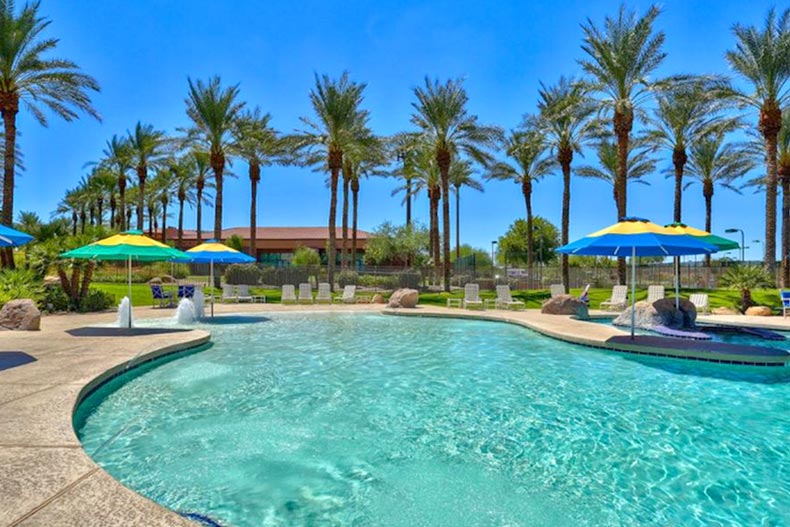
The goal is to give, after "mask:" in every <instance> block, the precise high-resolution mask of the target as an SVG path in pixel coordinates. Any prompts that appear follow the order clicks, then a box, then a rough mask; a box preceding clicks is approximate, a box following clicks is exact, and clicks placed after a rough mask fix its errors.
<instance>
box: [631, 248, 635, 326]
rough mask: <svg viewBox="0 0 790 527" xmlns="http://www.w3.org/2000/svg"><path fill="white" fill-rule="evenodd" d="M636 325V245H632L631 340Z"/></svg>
mask: <svg viewBox="0 0 790 527" xmlns="http://www.w3.org/2000/svg"><path fill="white" fill-rule="evenodd" d="M635 327H636V246H634V247H631V340H634V328H635Z"/></svg>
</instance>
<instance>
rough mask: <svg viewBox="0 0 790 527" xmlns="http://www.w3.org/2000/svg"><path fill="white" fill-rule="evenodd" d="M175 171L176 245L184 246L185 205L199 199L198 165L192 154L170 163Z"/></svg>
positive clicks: (173, 171)
mask: <svg viewBox="0 0 790 527" xmlns="http://www.w3.org/2000/svg"><path fill="white" fill-rule="evenodd" d="M170 170H171V171H172V173H173V192H174V194H175V197H176V201H178V235H177V242H176V245H177V247H178V248H179V249H181V250H183V248H184V206H185V205H194V204H195V200H196V199H197V196H196V193H195V186H196V183H197V166H196V164H195V160H194V158H193V157H192V156H189V155H185V156H181V157H179V158H177V159H175V160H174V161H173V163H172V164H171V165H170Z"/></svg>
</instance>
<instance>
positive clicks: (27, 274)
mask: <svg viewBox="0 0 790 527" xmlns="http://www.w3.org/2000/svg"><path fill="white" fill-rule="evenodd" d="M43 296H44V288H43V284H42V282H41V281H40V280H39V279H38V278H37V277H36V274H35V273H34V272H33V271H31V270H29V269H3V271H0V304H5V303H6V302H8V301H9V300H17V299H19V298H30V299H32V300H34V301H35V302H37V303H38V302H40V301H41V299H42V298H43Z"/></svg>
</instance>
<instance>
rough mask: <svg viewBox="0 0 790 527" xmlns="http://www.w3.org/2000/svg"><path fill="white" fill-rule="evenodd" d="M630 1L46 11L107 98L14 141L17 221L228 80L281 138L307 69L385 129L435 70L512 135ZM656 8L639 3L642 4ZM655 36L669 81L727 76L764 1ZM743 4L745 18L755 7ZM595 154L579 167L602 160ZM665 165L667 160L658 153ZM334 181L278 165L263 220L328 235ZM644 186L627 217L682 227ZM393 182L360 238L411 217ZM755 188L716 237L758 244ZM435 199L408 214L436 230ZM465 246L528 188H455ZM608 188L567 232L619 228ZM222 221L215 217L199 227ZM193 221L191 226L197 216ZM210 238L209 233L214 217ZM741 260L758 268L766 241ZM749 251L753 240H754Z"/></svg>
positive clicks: (402, 126) (511, 213) (66, 50)
mask: <svg viewBox="0 0 790 527" xmlns="http://www.w3.org/2000/svg"><path fill="white" fill-rule="evenodd" d="M618 5H619V3H617V2H607V1H601V0H592V1H590V0H584V1H580V0H572V1H566V2H562V3H561V5H560V3H556V2H507V1H505V2H486V3H480V2H468V1H452V2H449V1H448V2H412V1H377V2H363V1H353V2H326V1H324V2H259V1H242V0H236V1H233V2H216V1H205V0H200V1H198V0H192V1H186V0H182V1H177V0H171V1H166V0H136V1H134V2H129V1H126V0H123V1H120V0H94V1H90V2H88V1H84V2H83V1H77V0H72V1H65V0H57V1H56V0H44V1H43V2H42V7H41V9H42V12H43V13H44V14H45V15H46V16H48V17H49V18H51V19H52V25H51V26H50V30H49V35H51V36H55V37H57V38H60V39H61V43H60V46H59V48H58V49H59V53H58V55H60V56H63V57H67V58H69V59H72V60H74V61H76V62H77V63H78V64H79V65H80V66H81V67H82V68H83V69H84V71H85V72H87V73H90V74H91V75H93V76H95V77H96V78H97V79H98V81H99V82H100V84H101V87H102V91H101V93H100V94H98V95H97V96H96V97H95V106H96V108H97V109H98V111H99V112H100V113H101V114H102V116H103V121H102V122H101V123H98V122H96V121H93V120H91V119H88V118H83V119H81V120H79V121H77V122H74V123H65V122H63V121H58V120H57V119H55V118H52V120H51V124H50V126H49V128H42V127H41V126H39V125H38V124H37V123H35V122H34V121H33V120H32V119H31V117H30V115H29V114H27V113H25V112H24V111H23V112H21V113H20V118H19V130H20V131H21V134H22V136H21V138H20V143H21V146H22V148H23V151H24V155H25V164H26V166H27V170H26V172H25V173H24V174H23V175H22V177H21V178H19V180H18V182H17V206H16V210H17V211H19V210H33V211H36V212H38V213H40V214H41V215H42V216H45V217H48V216H49V214H50V213H51V212H52V211H53V210H54V209H55V207H56V206H57V203H58V201H59V200H60V199H61V198H62V196H63V192H64V190H65V189H66V188H69V187H72V186H74V185H76V183H77V182H78V180H79V179H80V177H81V176H82V175H84V174H85V173H86V169H85V168H84V164H85V163H86V162H89V161H92V160H96V159H97V158H98V157H99V156H100V155H101V150H102V148H103V146H104V143H105V141H106V140H107V139H108V138H109V137H111V136H112V134H113V133H120V134H122V133H125V131H126V130H127V129H129V128H131V127H132V126H134V124H135V122H136V121H137V120H142V121H144V122H150V123H152V124H154V125H155V126H157V127H159V128H161V129H164V130H167V131H169V132H173V131H174V130H175V128H176V127H179V126H184V125H186V124H187V119H186V115H185V113H184V97H185V93H186V87H187V77H188V76H190V77H193V78H207V77H209V76H211V75H215V74H218V75H221V77H222V79H223V81H225V82H227V83H239V84H240V85H241V94H242V96H243V98H244V99H245V100H246V101H247V102H248V104H250V105H259V106H261V108H262V109H264V110H265V111H269V112H271V113H272V114H273V117H274V120H273V124H274V126H275V127H277V128H278V129H280V130H282V131H286V132H290V131H293V130H294V129H296V128H300V123H299V120H298V118H299V117H300V116H305V115H310V114H311V109H310V106H309V101H308V92H309V90H310V88H311V86H312V83H313V74H314V72H318V73H328V74H330V75H332V76H338V75H339V74H340V73H341V72H342V71H343V70H348V71H349V72H350V73H351V76H352V78H353V79H354V80H357V81H361V82H366V83H367V84H368V88H367V90H366V97H365V103H364V106H365V107H366V108H367V109H368V110H370V112H371V117H372V118H371V125H372V127H373V129H374V131H375V132H376V133H379V134H391V133H394V132H398V131H401V130H407V129H410V127H411V125H410V122H409V117H410V114H411V103H412V101H413V100H414V97H413V93H412V89H413V88H414V87H415V86H417V85H418V84H421V83H422V81H423V78H424V76H425V75H430V76H432V77H439V78H440V79H446V78H454V77H464V78H465V79H466V88H467V90H468V92H469V97H470V105H469V109H470V111H471V112H473V113H476V114H477V115H479V117H480V120H481V121H482V122H484V123H490V124H497V125H500V126H503V127H505V128H511V127H513V126H516V125H517V124H518V123H519V122H520V120H521V116H522V115H523V114H524V113H527V112H532V111H534V108H535V101H536V96H537V89H538V85H539V82H540V81H544V82H546V83H553V82H554V81H555V80H556V79H557V78H558V77H559V76H560V75H563V74H564V75H574V74H579V67H578V65H577V62H576V61H577V59H579V58H580V57H581V56H582V51H581V49H580V43H581V40H582V32H581V29H580V24H581V23H582V22H583V21H584V20H585V19H586V17H591V18H592V20H593V21H595V22H596V23H599V22H601V21H602V20H603V17H604V15H605V14H614V13H615V12H616V10H617V8H618ZM648 5H649V3H648V2H642V1H640V2H631V3H629V7H633V8H636V9H638V10H639V11H640V12H642V11H644V9H646V7H647V6H648ZM662 5H663V13H662V15H661V16H660V18H659V20H658V27H659V28H661V29H663V30H664V31H665V32H666V35H667V40H666V47H665V49H666V51H667V53H668V57H667V59H666V61H665V63H664V65H663V66H662V68H661V71H660V74H672V73H722V74H724V73H728V67H727V65H726V63H725V60H724V52H725V51H726V50H727V49H729V48H731V47H732V46H733V37H732V33H731V27H732V25H733V24H734V23H736V22H741V23H745V24H761V23H762V20H763V17H764V16H765V13H766V10H767V9H768V8H769V6H770V5H771V3H770V2H767V1H752V2H749V3H748V4H745V3H743V2H740V1H725V0H720V1H715V0H701V1H694V2H687V1H681V0H670V1H668V2H665V3H663V4H662ZM747 5H748V7H747ZM594 161H595V159H594V156H593V155H588V156H587V159H586V160H578V159H577V161H576V163H580V162H584V163H587V162H594ZM659 166H660V168H662V169H663V168H666V167H668V166H669V157H668V156H664V158H663V159H662V162H661V163H660V165H659ZM233 170H234V171H235V172H236V173H238V174H239V176H240V177H239V179H238V180H230V181H228V183H226V197H225V199H226V202H225V218H224V224H225V226H227V227H231V226H242V225H247V224H248V219H247V218H248V199H249V198H248V197H249V183H248V180H247V179H246V166H244V165H243V164H242V163H240V162H237V163H235V164H234V167H233ZM323 181H324V177H323V176H322V175H319V174H316V173H313V172H311V171H310V170H307V169H296V168H283V167H272V168H269V169H266V170H265V171H264V173H263V179H262V184H261V188H260V191H259V207H258V211H259V225H326V221H327V215H328V202H329V193H328V190H327V189H326V188H325V187H324V183H323ZM650 182H651V183H652V185H651V186H649V187H643V186H639V185H637V186H634V187H632V189H631V190H630V191H629V213H631V214H635V215H639V216H643V217H647V218H649V219H652V220H653V221H656V222H659V223H666V222H668V221H670V220H671V215H672V186H671V182H670V181H668V180H665V178H664V176H663V174H660V173H657V174H655V176H653V177H651V178H650ZM394 186H395V182H394V181H393V180H388V179H377V180H367V181H363V183H362V187H361V188H362V190H361V203H360V228H362V229H373V228H374V227H376V226H377V225H379V224H380V223H382V222H383V221H385V220H391V221H394V222H396V223H402V222H403V221H404V212H403V208H402V207H401V204H400V199H399V198H393V197H390V191H391V189H392V188H393V187H394ZM561 191H562V188H561V181H560V177H558V176H555V177H549V178H546V179H545V180H543V181H541V182H540V183H539V184H537V185H536V187H535V194H534V207H535V211H536V213H537V214H540V215H543V216H545V217H547V218H548V219H549V220H551V221H552V222H554V223H558V222H559V217H560V206H561V203H560V198H561ZM683 206H684V220H685V221H686V222H687V223H689V224H692V225H696V226H700V227H701V226H702V225H703V220H704V211H703V202H702V195H701V188H700V186H699V185H694V186H692V187H691V188H689V189H688V190H687V191H686V193H685V195H684V204H683ZM763 207H764V201H763V196H762V195H754V194H752V193H751V191H749V192H748V193H747V194H745V195H743V196H738V195H736V194H734V193H733V192H731V191H728V190H725V189H720V188H717V189H716V195H715V197H714V203H713V208H714V211H713V231H714V232H715V233H719V234H721V233H722V232H723V230H724V229H725V228H726V227H733V226H734V227H742V228H743V229H744V230H745V231H746V237H747V244H749V242H750V241H751V240H753V239H761V238H762V237H763V232H764V227H763V219H762V218H763V216H764V213H763V210H764V209H763ZM427 208H428V205H427V200H426V199H425V198H424V197H421V198H419V199H418V200H417V202H416V204H415V215H416V218H417V219H418V220H420V221H424V222H426V223H427ZM461 213H462V216H461V218H462V225H461V235H462V241H463V242H467V243H471V244H473V245H475V246H479V247H483V248H490V242H491V240H494V239H496V238H497V237H499V236H500V235H501V234H503V233H504V232H505V230H506V229H507V227H508V225H509V224H510V223H511V222H513V221H514V220H515V219H516V218H519V217H523V216H524V205H523V200H522V197H521V194H520V191H519V187H517V186H516V185H514V184H512V183H499V182H497V183H490V184H487V185H486V191H485V193H484V194H477V193H475V192H473V191H468V190H467V191H466V192H465V193H463V194H462V207H461ZM615 216H616V214H615V209H614V203H613V201H612V197H611V189H610V187H608V186H607V185H606V184H604V183H603V182H599V181H587V180H582V179H576V178H575V179H574V181H573V184H572V196H571V225H572V227H571V239H574V238H576V237H579V236H582V235H584V234H586V233H588V232H590V231H592V230H595V229H598V228H600V227H603V226H605V225H608V224H610V223H612V222H613V221H614V220H615V219H616V217H615ZM204 217H206V218H212V217H213V214H212V213H211V211H208V214H206V216H204ZM186 222H187V225H189V226H192V225H194V215H193V213H192V212H190V213H189V214H188V216H187V220H186ZM205 227H206V228H210V227H211V225H210V224H209V223H206V224H205ZM751 245H752V246H753V248H752V249H751V250H750V251H748V252H747V256H749V257H753V258H760V257H761V254H762V249H761V244H754V243H752V244H751ZM754 246H756V247H754Z"/></svg>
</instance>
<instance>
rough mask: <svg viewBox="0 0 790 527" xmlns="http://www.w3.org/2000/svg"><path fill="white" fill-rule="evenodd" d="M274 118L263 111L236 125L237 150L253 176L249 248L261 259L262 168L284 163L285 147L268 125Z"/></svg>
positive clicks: (251, 113) (247, 113) (257, 110)
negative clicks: (259, 252) (259, 184)
mask: <svg viewBox="0 0 790 527" xmlns="http://www.w3.org/2000/svg"><path fill="white" fill-rule="evenodd" d="M271 118H272V116H271V114H268V113H267V114H263V115H262V114H261V110H260V108H258V107H256V108H255V109H254V110H252V111H245V112H243V113H242V114H241V115H240V116H239V118H238V120H237V121H236V123H235V126H234V129H233V136H234V140H235V148H236V151H237V152H238V154H239V156H241V157H242V158H243V159H244V160H245V161H246V162H247V166H248V167H249V176H250V246H249V253H250V256H252V257H253V258H256V259H257V258H258V249H257V247H256V242H257V231H258V228H257V223H258V214H257V212H258V211H257V207H258V182H260V180H261V167H262V166H269V165H271V164H272V163H274V162H277V161H278V160H280V159H282V157H283V156H284V154H285V143H284V142H283V141H282V140H281V139H280V138H279V137H278V136H277V132H276V131H275V130H274V128H272V127H271V126H270V125H269V121H271Z"/></svg>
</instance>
